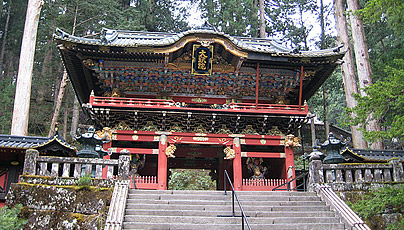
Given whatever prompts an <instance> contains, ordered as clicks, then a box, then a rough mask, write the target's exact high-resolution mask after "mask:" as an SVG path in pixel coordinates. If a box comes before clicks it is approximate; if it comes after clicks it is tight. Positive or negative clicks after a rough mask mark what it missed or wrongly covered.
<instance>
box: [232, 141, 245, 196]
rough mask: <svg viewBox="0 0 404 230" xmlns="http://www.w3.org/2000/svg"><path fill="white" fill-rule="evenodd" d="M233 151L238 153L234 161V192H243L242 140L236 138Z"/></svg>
mask: <svg viewBox="0 0 404 230" xmlns="http://www.w3.org/2000/svg"><path fill="white" fill-rule="evenodd" d="M233 149H234V151H235V152H236V157H235V158H234V159H233V185H234V190H236V191H241V190H242V189H243V188H242V181H243V173H242V169H243V167H242V165H241V145H240V138H238V137H236V138H234V140H233Z"/></svg>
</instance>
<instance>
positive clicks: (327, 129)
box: [319, 0, 330, 139]
mask: <svg viewBox="0 0 404 230" xmlns="http://www.w3.org/2000/svg"><path fill="white" fill-rule="evenodd" d="M319 17H320V18H319V19H320V29H321V33H320V49H322V50H323V49H325V48H326V44H325V23H324V21H325V20H324V2H323V0H320V15H319ZM327 89H328V87H327V81H326V82H324V84H323V98H324V129H325V139H327V138H328V134H329V133H330V122H329V110H328V93H327Z"/></svg>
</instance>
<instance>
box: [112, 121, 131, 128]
mask: <svg viewBox="0 0 404 230" xmlns="http://www.w3.org/2000/svg"><path fill="white" fill-rule="evenodd" d="M113 129H114V130H131V128H130V127H129V125H128V124H126V123H125V122H124V121H120V122H119V123H118V124H117V125H115V127H114V128H113Z"/></svg>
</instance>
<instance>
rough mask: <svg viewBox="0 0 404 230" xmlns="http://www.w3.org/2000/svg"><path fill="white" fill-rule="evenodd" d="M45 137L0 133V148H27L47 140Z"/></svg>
mask: <svg viewBox="0 0 404 230" xmlns="http://www.w3.org/2000/svg"><path fill="white" fill-rule="evenodd" d="M48 140H49V139H48V138H47V137H29V136H14V135H5V134H0V148H15V149H29V148H32V147H34V146H37V145H40V144H42V143H45V142H47V141H48Z"/></svg>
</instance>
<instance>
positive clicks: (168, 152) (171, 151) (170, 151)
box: [166, 144, 177, 158]
mask: <svg viewBox="0 0 404 230" xmlns="http://www.w3.org/2000/svg"><path fill="white" fill-rule="evenodd" d="M175 150H177V147H176V146H175V145H174V144H170V146H168V147H167V148H166V156H167V158H175V155H174V152H175Z"/></svg>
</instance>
